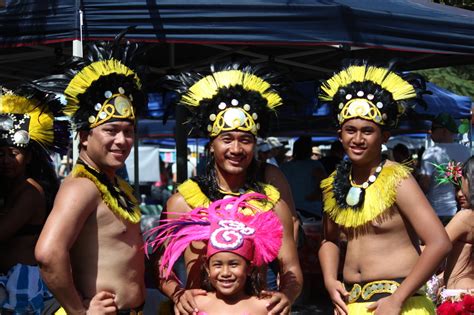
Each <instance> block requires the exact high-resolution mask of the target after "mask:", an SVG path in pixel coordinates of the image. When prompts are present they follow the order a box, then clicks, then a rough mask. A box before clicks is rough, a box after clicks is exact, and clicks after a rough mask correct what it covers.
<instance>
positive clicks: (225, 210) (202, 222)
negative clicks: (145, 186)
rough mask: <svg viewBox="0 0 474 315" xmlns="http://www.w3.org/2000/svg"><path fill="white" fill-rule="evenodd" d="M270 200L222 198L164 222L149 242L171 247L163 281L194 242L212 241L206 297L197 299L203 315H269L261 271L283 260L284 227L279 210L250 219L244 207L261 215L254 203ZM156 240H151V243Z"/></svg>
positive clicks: (257, 196)
mask: <svg viewBox="0 0 474 315" xmlns="http://www.w3.org/2000/svg"><path fill="white" fill-rule="evenodd" d="M265 198H266V197H265V196H264V195H262V194H258V193H248V194H244V195H242V196H240V197H230V198H224V199H220V200H218V201H215V202H213V203H211V205H210V206H209V208H207V209H206V208H196V209H194V210H193V211H191V212H189V213H186V214H184V215H182V216H180V217H179V218H177V219H169V220H162V223H163V224H162V225H161V226H158V227H157V228H154V229H152V230H151V231H150V235H152V234H155V235H156V237H155V238H154V239H153V240H150V241H149V242H148V245H150V246H151V247H152V248H154V249H156V248H158V247H159V246H161V245H163V244H164V243H165V242H168V244H167V246H166V248H165V250H164V252H163V253H162V256H161V264H160V267H159V268H160V276H161V277H163V278H164V279H169V278H170V277H173V276H174V275H173V274H172V268H173V265H174V263H175V262H176V260H177V259H178V258H179V256H180V255H181V254H182V253H183V251H184V250H185V249H186V248H187V247H188V246H189V245H190V244H191V243H192V242H194V241H207V242H208V243H207V254H206V260H207V261H206V263H205V264H203V265H204V266H205V272H206V274H207V279H208V280H205V281H204V283H203V287H204V288H206V289H207V291H208V293H207V294H206V295H197V296H195V302H196V304H197V309H196V310H195V311H196V312H197V313H198V314H200V315H213V314H230V313H234V314H238V315H244V314H245V315H254V314H255V315H258V314H262V315H263V314H268V310H267V304H268V302H267V301H266V300H265V299H262V298H261V293H262V289H263V283H264V282H263V281H262V280H263V279H260V278H259V276H260V273H259V272H258V270H257V267H260V266H262V265H264V264H267V263H269V262H270V261H272V260H273V259H275V258H276V257H277V255H278V251H279V249H280V247H281V242H282V235H283V227H282V225H281V222H280V221H279V219H278V217H277V216H276V214H275V213H274V212H273V211H267V212H256V213H255V214H254V215H244V214H242V213H241V212H240V211H239V210H240V209H242V208H246V209H250V210H252V211H253V212H255V211H256V210H257V208H256V207H255V204H252V202H255V201H257V199H265ZM150 239H151V238H150Z"/></svg>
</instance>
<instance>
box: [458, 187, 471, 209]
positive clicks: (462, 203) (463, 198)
mask: <svg viewBox="0 0 474 315" xmlns="http://www.w3.org/2000/svg"><path fill="white" fill-rule="evenodd" d="M456 199H457V200H458V203H459V206H460V207H461V208H462V209H469V208H470V207H469V202H468V201H467V198H466V196H464V193H463V192H462V190H461V189H460V188H459V189H456Z"/></svg>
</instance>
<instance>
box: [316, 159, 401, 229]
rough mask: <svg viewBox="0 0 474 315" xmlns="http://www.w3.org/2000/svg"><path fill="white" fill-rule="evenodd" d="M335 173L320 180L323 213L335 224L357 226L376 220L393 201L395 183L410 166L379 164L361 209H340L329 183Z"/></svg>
mask: <svg viewBox="0 0 474 315" xmlns="http://www.w3.org/2000/svg"><path fill="white" fill-rule="evenodd" d="M335 175H336V172H333V173H332V174H331V175H330V176H329V177H328V178H326V179H324V180H323V181H322V182H321V189H322V191H323V205H324V212H325V213H326V214H327V215H328V216H329V218H330V219H331V220H333V221H334V222H335V223H337V224H338V225H341V226H343V227H346V228H357V227H360V226H363V225H365V224H367V223H368V222H370V221H372V220H374V219H376V218H377V217H379V216H380V215H381V214H383V213H384V212H385V211H387V210H388V209H390V207H391V206H392V205H393V204H394V203H395V201H396V198H397V186H398V185H399V183H400V182H401V181H402V180H403V179H406V178H408V177H409V176H410V168H408V167H406V166H404V165H400V164H390V165H386V166H384V167H383V169H382V171H381V172H380V175H379V176H378V177H377V180H376V181H375V182H374V183H373V184H372V185H370V186H369V187H368V188H367V189H366V190H365V199H364V204H363V206H362V208H361V209H354V208H352V207H347V208H341V207H339V205H338V204H337V202H336V198H335V197H334V191H333V184H334V178H335Z"/></svg>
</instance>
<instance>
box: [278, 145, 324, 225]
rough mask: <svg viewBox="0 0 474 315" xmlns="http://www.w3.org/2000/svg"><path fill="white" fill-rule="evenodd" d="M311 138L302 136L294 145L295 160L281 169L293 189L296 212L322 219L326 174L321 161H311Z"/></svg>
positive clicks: (284, 164)
mask: <svg viewBox="0 0 474 315" xmlns="http://www.w3.org/2000/svg"><path fill="white" fill-rule="evenodd" d="M311 144H312V142H311V137H308V136H301V137H300V138H299V139H298V140H296V141H295V143H294V144H293V159H292V160H291V161H290V162H286V163H283V164H282V165H281V167H280V169H281V171H282V172H283V174H285V177H286V179H287V180H288V184H289V185H290V187H291V194H292V195H293V199H294V201H295V206H296V211H298V212H299V213H300V214H301V215H302V216H303V217H315V218H317V219H319V220H320V219H321V217H322V203H321V201H322V194H321V188H320V187H319V186H320V184H321V181H322V180H323V179H324V178H326V176H327V175H326V172H325V170H324V167H323V165H322V164H321V163H320V162H319V161H315V160H313V159H311Z"/></svg>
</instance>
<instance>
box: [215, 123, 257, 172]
mask: <svg viewBox="0 0 474 315" xmlns="http://www.w3.org/2000/svg"><path fill="white" fill-rule="evenodd" d="M254 149H255V137H254V136H253V135H252V134H251V133H248V132H243V131H228V132H223V133H221V134H219V135H218V136H217V137H216V138H214V140H213V141H212V142H211V147H210V150H211V153H213V154H214V159H215V161H216V168H217V170H218V171H219V172H220V173H221V174H229V175H239V174H242V173H245V171H246V170H247V168H248V167H249V165H250V163H251V162H252V159H253V156H254Z"/></svg>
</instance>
